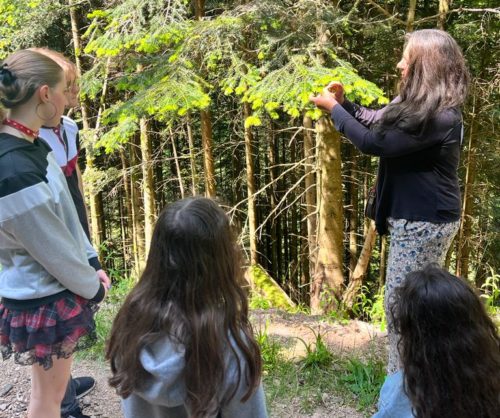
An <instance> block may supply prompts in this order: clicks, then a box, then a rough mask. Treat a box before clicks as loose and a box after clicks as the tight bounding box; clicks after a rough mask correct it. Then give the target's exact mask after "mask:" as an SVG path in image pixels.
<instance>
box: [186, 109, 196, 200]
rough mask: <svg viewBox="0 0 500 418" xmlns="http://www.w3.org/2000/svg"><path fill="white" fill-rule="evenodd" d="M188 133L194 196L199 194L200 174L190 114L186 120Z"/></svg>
mask: <svg viewBox="0 0 500 418" xmlns="http://www.w3.org/2000/svg"><path fill="white" fill-rule="evenodd" d="M186 132H187V139H188V146H189V162H190V164H191V192H192V193H193V196H196V195H197V194H198V173H197V169H196V153H195V149H194V139H193V130H192V128H191V117H190V116H189V114H188V115H187V119H186Z"/></svg>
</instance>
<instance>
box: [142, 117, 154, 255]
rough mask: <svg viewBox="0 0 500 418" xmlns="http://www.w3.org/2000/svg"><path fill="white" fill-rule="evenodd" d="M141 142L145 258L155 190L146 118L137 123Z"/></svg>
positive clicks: (152, 217)
mask: <svg viewBox="0 0 500 418" xmlns="http://www.w3.org/2000/svg"><path fill="white" fill-rule="evenodd" d="M139 129H140V141H141V169H142V193H143V195H142V197H143V202H144V239H145V247H144V248H145V257H146V258H147V256H148V252H149V246H150V244H151V238H152V237H153V229H154V224H155V218H156V215H155V190H154V176H153V156H152V149H151V148H152V147H151V136H150V135H149V122H148V120H147V119H146V118H141V119H140V121H139Z"/></svg>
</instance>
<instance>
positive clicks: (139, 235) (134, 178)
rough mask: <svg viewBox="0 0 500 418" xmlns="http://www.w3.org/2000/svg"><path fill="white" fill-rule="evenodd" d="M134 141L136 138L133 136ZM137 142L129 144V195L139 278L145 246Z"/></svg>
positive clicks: (136, 272) (135, 267)
mask: <svg viewBox="0 0 500 418" xmlns="http://www.w3.org/2000/svg"><path fill="white" fill-rule="evenodd" d="M134 142H137V140H136V139H135V138H134ZM136 149H137V144H134V143H132V144H130V166H131V175H130V196H131V201H132V204H131V208H132V212H131V213H132V227H133V232H134V241H133V243H134V258H135V260H136V263H135V265H134V272H135V274H136V277H137V278H139V274H140V272H141V270H142V267H143V265H144V262H145V259H146V258H145V248H144V223H143V217H142V213H141V197H140V183H141V176H140V174H139V173H140V172H139V170H138V158H137V151H136Z"/></svg>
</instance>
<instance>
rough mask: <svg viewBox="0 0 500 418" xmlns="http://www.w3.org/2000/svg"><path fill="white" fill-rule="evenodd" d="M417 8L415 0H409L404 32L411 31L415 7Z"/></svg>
mask: <svg viewBox="0 0 500 418" xmlns="http://www.w3.org/2000/svg"><path fill="white" fill-rule="evenodd" d="M416 8H417V0H410V5H409V7H408V14H407V17H406V32H412V31H413V24H414V23H415V9H416Z"/></svg>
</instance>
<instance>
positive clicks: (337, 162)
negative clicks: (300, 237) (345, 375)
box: [311, 117, 344, 313]
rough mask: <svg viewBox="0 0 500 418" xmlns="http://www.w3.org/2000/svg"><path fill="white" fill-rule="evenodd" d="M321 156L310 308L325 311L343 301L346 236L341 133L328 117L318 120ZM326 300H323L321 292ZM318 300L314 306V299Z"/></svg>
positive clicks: (317, 128) (318, 139)
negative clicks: (312, 296)
mask: <svg viewBox="0 0 500 418" xmlns="http://www.w3.org/2000/svg"><path fill="white" fill-rule="evenodd" d="M316 132H317V141H316V142H317V144H318V147H319V150H318V152H319V155H318V208H319V221H318V233H317V234H318V235H317V236H318V248H319V251H318V262H317V267H316V271H315V275H314V283H313V290H314V292H313V294H314V295H319V298H315V299H314V300H311V310H312V311H313V312H315V313H319V312H322V311H323V309H324V307H327V309H332V308H333V309H334V308H336V307H337V305H338V302H339V301H340V300H341V296H342V291H343V286H344V276H343V273H342V268H343V254H344V250H343V237H344V213H343V212H344V210H343V198H342V171H341V157H340V134H339V133H338V132H337V131H335V130H334V128H333V124H332V122H331V120H330V119H329V118H326V117H323V118H321V119H320V120H319V121H318V122H317V123H316ZM323 293H326V300H325V301H322V300H321V299H322V294H323ZM313 301H314V302H315V303H314V305H313V304H312V302H313Z"/></svg>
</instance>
